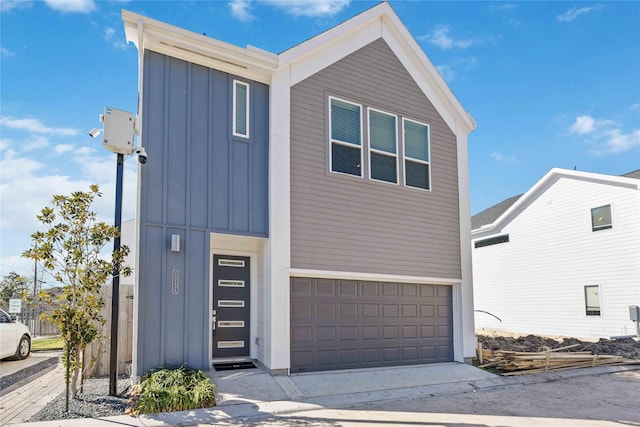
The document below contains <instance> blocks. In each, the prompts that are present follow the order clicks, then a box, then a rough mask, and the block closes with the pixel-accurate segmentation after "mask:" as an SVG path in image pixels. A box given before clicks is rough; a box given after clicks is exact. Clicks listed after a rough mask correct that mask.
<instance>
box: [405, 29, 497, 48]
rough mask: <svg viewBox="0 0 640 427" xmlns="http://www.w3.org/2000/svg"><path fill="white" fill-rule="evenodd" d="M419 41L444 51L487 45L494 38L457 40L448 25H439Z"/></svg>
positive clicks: (420, 37)
mask: <svg viewBox="0 0 640 427" xmlns="http://www.w3.org/2000/svg"><path fill="white" fill-rule="evenodd" d="M417 39H418V40H419V41H428V42H429V43H432V44H434V45H436V46H438V47H439V48H442V49H453V48H459V49H466V48H468V47H470V46H473V45H474V44H480V43H485V42H488V41H492V40H493V38H485V39H480V38H466V39H463V38H460V39H457V38H455V37H453V36H452V35H451V29H450V28H449V26H448V25H438V26H437V27H435V28H434V29H433V31H432V32H431V33H429V34H426V35H422V36H418V37H417Z"/></svg>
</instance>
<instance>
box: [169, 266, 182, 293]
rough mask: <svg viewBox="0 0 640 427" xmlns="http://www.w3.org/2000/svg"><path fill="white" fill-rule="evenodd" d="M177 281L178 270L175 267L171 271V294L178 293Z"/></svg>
mask: <svg viewBox="0 0 640 427" xmlns="http://www.w3.org/2000/svg"><path fill="white" fill-rule="evenodd" d="M179 283H180V272H179V271H178V269H177V268H174V269H173V271H172V272H171V294H172V295H178V292H180V287H179Z"/></svg>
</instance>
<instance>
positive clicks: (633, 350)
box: [477, 335, 640, 360]
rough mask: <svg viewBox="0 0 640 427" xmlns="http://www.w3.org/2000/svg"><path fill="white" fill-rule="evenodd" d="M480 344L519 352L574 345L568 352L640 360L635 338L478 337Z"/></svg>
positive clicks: (638, 344) (490, 347) (639, 350)
mask: <svg viewBox="0 0 640 427" xmlns="http://www.w3.org/2000/svg"><path fill="white" fill-rule="evenodd" d="M477 338H478V342H481V343H482V347H483V348H486V349H490V350H494V351H495V350H506V351H518V352H523V351H526V352H536V351H540V350H541V349H542V347H545V346H546V347H549V348H550V349H554V348H559V347H565V346H569V345H573V344H579V346H577V347H574V348H571V349H569V350H567V351H591V352H593V354H607V355H615V356H622V357H624V358H626V359H638V360H640V341H636V340H634V339H633V338H627V339H618V340H610V339H605V338H601V339H600V341H598V342H588V341H581V340H579V339H576V338H563V340H562V341H558V340H555V339H552V338H545V337H540V336H537V335H527V336H524V337H517V338H515V337H505V336H486V335H478V336H477Z"/></svg>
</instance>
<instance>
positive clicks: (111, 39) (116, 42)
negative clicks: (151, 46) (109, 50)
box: [104, 27, 127, 50]
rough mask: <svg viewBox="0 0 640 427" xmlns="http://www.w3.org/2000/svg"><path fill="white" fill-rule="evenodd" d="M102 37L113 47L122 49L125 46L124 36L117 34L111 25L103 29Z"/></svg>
mask: <svg viewBox="0 0 640 427" xmlns="http://www.w3.org/2000/svg"><path fill="white" fill-rule="evenodd" d="M104 39H105V41H106V42H107V43H109V44H110V45H111V46H113V47H114V48H115V49H119V50H124V49H126V48H127V44H126V43H125V42H124V40H125V38H124V36H121V35H120V34H117V33H116V30H115V29H114V28H112V27H107V28H105V29H104Z"/></svg>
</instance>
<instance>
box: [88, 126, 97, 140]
mask: <svg viewBox="0 0 640 427" xmlns="http://www.w3.org/2000/svg"><path fill="white" fill-rule="evenodd" d="M98 135H100V129H98V128H93V129H91V130H90V131H89V136H90V137H91V138H97V137H98Z"/></svg>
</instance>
